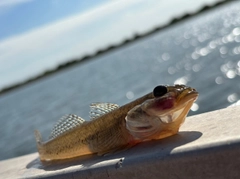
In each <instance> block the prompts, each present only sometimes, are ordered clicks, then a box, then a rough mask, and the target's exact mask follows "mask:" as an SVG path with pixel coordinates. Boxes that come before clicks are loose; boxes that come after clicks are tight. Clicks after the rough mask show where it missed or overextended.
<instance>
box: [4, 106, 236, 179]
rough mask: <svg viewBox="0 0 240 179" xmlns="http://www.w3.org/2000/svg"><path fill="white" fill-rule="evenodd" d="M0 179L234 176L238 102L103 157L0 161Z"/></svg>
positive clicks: (34, 155)
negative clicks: (44, 161)
mask: <svg viewBox="0 0 240 179" xmlns="http://www.w3.org/2000/svg"><path fill="white" fill-rule="evenodd" d="M33 142H35V141H33ZM0 178H5V179H6V178H11V179H12V178H101V179H104V178H138V179H140V178H217V179H221V178H240V106H236V107H229V108H225V109H222V110H217V111H213V112H209V113H204V114H199V115H196V116H191V117H188V118H187V119H186V122H185V123H184V124H183V126H182V127H181V129H180V131H179V134H178V135H175V136H172V137H169V138H166V139H164V140H158V141H150V142H145V143H142V144H139V145H138V146H135V147H133V148H131V149H129V150H127V151H122V152H119V153H117V154H113V155H109V156H105V157H99V156H96V155H92V156H85V157H81V158H77V159H74V160H71V161H63V162H59V163H49V164H41V162H40V161H39V160H38V154H37V153H34V154H30V155H26V156H22V157H18V158H13V159H9V160H3V161H0Z"/></svg>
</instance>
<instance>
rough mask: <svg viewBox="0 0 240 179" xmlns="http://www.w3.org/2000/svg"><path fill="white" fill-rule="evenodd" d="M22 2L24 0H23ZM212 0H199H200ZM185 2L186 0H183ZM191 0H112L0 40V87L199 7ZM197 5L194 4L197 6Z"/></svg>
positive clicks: (205, 0) (208, 0) (89, 52)
mask: <svg viewBox="0 0 240 179" xmlns="http://www.w3.org/2000/svg"><path fill="white" fill-rule="evenodd" d="M12 1H13V0H12ZM22 1H23V0H22ZM203 1H204V2H210V1H213V0H202V2H203ZM183 2H185V4H184V3H183ZM197 2H198V1H194V3H192V2H191V1H190V0H179V1H178V3H179V5H177V6H172V4H173V3H175V4H176V1H175V0H168V1H165V0H164V1H155V0H149V1H144V0H132V1H128V0H122V1H113V2H111V3H108V4H106V5H103V6H101V7H98V8H96V9H93V10H90V11H87V12H85V13H82V14H79V15H75V16H73V17H69V18H67V19H63V20H61V21H58V22H55V23H53V24H48V25H45V26H42V27H40V28H37V29H33V30H31V31H29V32H26V33H24V34H20V35H17V36H13V37H10V38H8V39H5V40H2V41H0V89H1V88H2V87H3V86H8V85H11V84H14V83H16V82H19V81H23V80H25V79H27V78H29V77H31V76H34V75H38V74H40V73H42V72H43V71H45V70H46V69H51V68H54V67H56V66H57V65H58V64H59V63H62V62H65V61H67V60H70V59H71V58H74V57H80V56H83V55H85V54H91V53H93V52H95V50H96V49H99V48H103V47H106V46H107V45H109V44H116V43H119V42H121V41H122V40H124V39H125V38H126V37H130V36H132V35H133V34H134V33H142V32H145V31H148V30H150V29H151V28H153V27H155V26H157V25H159V24H163V23H166V22H168V21H169V20H171V18H172V17H177V16H178V15H179V14H184V12H185V11H186V10H189V9H190V10H192V9H193V8H194V7H195V8H196V7H199V4H200V3H199V4H197ZM196 4H197V5H196Z"/></svg>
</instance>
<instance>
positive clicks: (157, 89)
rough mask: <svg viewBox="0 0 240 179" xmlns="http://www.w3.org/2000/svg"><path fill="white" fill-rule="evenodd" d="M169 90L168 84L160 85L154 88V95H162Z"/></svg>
mask: <svg viewBox="0 0 240 179" xmlns="http://www.w3.org/2000/svg"><path fill="white" fill-rule="evenodd" d="M167 92H168V89H167V87H166V86H162V85H159V86H157V87H155V88H154V90H153V95H154V97H160V96H163V95H165V94H166V93H167Z"/></svg>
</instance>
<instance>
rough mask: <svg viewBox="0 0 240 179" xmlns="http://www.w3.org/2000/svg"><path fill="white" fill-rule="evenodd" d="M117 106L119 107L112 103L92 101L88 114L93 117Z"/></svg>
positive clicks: (117, 106)
mask: <svg viewBox="0 0 240 179" xmlns="http://www.w3.org/2000/svg"><path fill="white" fill-rule="evenodd" d="M117 108H119V105H117V104H113V103H92V104H91V105H90V112H89V116H90V118H91V119H95V118H98V117H100V116H102V115H104V114H107V113H109V112H110V111H113V110H115V109H117Z"/></svg>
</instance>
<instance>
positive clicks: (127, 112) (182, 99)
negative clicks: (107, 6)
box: [35, 85, 198, 161]
mask: <svg viewBox="0 0 240 179" xmlns="http://www.w3.org/2000/svg"><path fill="white" fill-rule="evenodd" d="M160 87H162V89H163V91H164V90H165V91H164V92H163V93H162V92H161V91H162V89H160V88H155V89H157V90H155V91H153V92H151V93H149V94H147V95H145V96H143V97H141V98H139V99H137V100H135V101H133V102H130V103H128V104H126V105H124V106H121V107H119V106H117V105H115V104H109V103H103V104H102V103H95V104H92V105H91V112H90V116H91V118H92V120H91V121H84V120H83V119H82V118H80V117H78V116H76V115H67V116H65V117H63V118H62V119H61V120H60V121H59V122H58V123H57V124H56V125H55V127H54V128H53V131H52V133H51V135H50V140H48V141H47V142H42V139H41V135H40V133H39V132H38V131H35V136H36V141H37V147H38V151H39V156H40V159H41V160H42V161H49V160H60V159H67V158H73V157H78V156H82V155H88V154H93V153H97V154H99V155H103V154H108V153H113V152H115V151H119V150H123V149H126V148H129V147H132V146H134V145H136V144H137V143H139V142H143V141H146V140H153V139H160V138H164V137H167V136H170V135H174V134H176V133H177V132H178V129H179V127H180V125H181V123H182V122H183V121H184V119H185V117H186V115H187V113H188V111H189V110H190V107H191V105H192V104H193V102H194V101H195V100H196V98H197V96H198V93H197V92H196V91H195V90H194V89H193V88H190V87H186V86H184V85H175V86H160ZM159 89H160V90H159ZM105 109H107V110H105ZM68 123H71V125H69V124H68Z"/></svg>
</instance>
